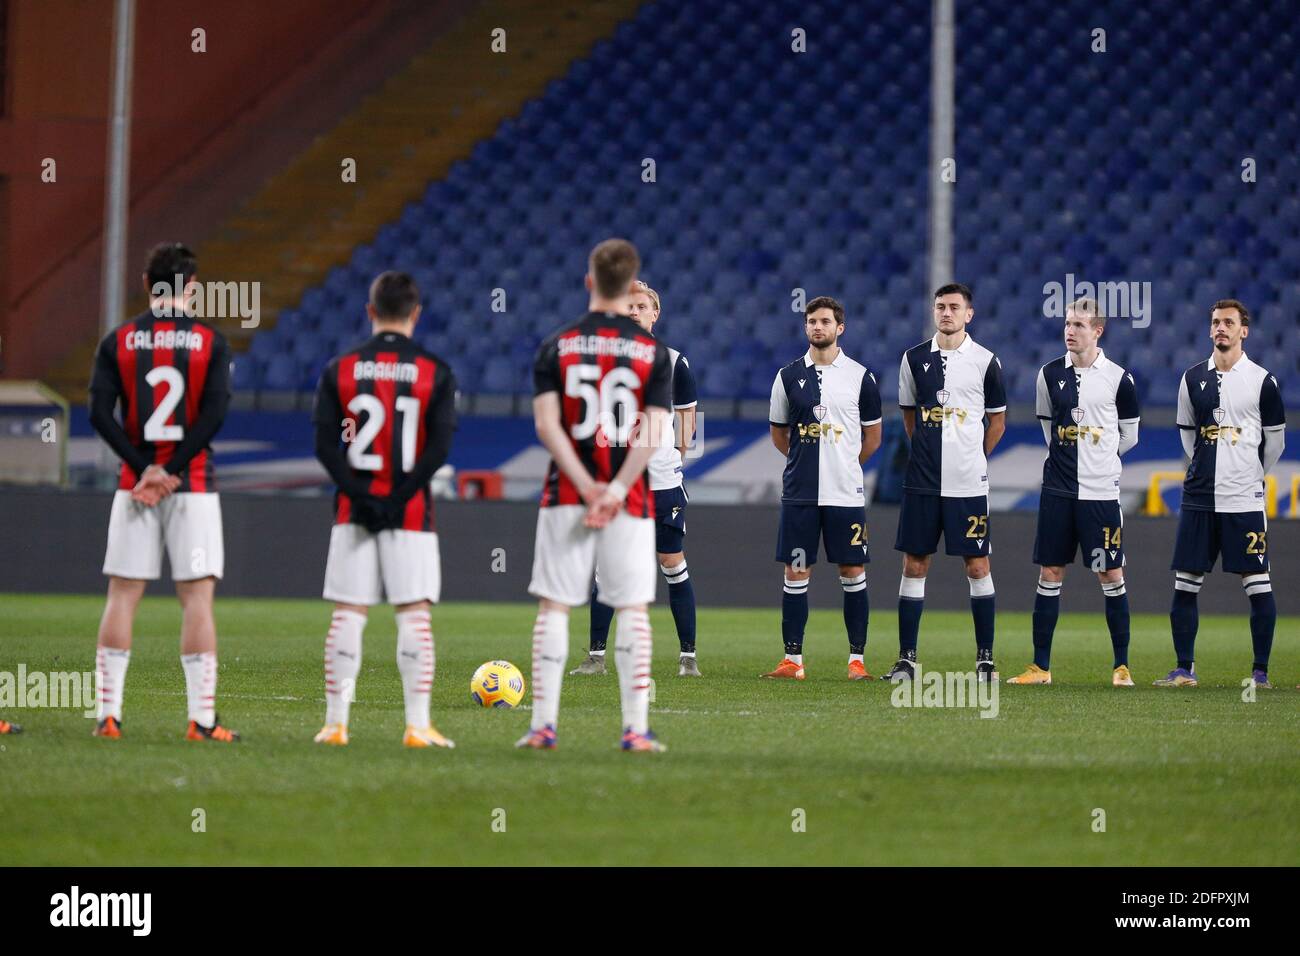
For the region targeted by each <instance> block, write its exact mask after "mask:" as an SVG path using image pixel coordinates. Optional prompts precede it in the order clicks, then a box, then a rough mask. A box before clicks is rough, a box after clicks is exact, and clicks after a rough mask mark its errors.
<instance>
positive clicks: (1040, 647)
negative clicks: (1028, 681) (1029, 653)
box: [1033, 577, 1061, 671]
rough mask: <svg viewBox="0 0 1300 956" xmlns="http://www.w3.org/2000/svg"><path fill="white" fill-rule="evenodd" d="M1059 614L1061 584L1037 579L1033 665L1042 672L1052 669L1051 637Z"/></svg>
mask: <svg viewBox="0 0 1300 956" xmlns="http://www.w3.org/2000/svg"><path fill="white" fill-rule="evenodd" d="M1060 614H1061V582H1060V581H1048V580H1046V579H1044V578H1042V577H1040V578H1039V579H1038V592H1037V593H1036V594H1035V595H1034V619H1033V620H1034V625H1033V627H1034V663H1035V664H1037V665H1038V666H1039V667H1041V668H1042V669H1043V670H1045V671H1047V670H1051V669H1052V635H1054V634H1055V633H1056V619H1057V618H1058V617H1059V616H1060Z"/></svg>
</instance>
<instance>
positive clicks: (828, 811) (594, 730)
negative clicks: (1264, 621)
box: [0, 595, 1300, 865]
mask: <svg viewBox="0 0 1300 956" xmlns="http://www.w3.org/2000/svg"><path fill="white" fill-rule="evenodd" d="M873 596H874V595H873ZM879 604H880V606H879V607H878V608H876V609H875V610H874V611H873V613H872V616H871V637H870V642H869V644H868V647H867V666H868V668H869V669H870V670H871V671H872V672H873V673H875V674H877V675H878V674H880V673H881V672H883V671H884V670H885V669H886V668H887V667H888V665H889V664H890V663H891V662H892V659H893V651H895V650H896V648H897V644H896V634H897V632H896V627H895V620H894V614H893V606H892V605H893V601H892V600H890V601H885V600H883V599H882V600H880V601H879ZM101 606H102V602H101V598H99V597H97V596H85V597H68V596H37V595H25V596H14V595H5V596H3V597H0V670H6V671H15V670H16V669H17V667H18V664H19V663H20V662H21V663H23V664H25V666H26V669H27V672H28V673H29V674H30V673H32V672H36V671H45V672H55V671H87V670H91V671H93V668H94V634H95V629H96V624H97V622H98V618H99V613H100V610H101ZM532 617H533V609H532V607H531V605H527V604H522V603H521V604H491V605H488V604H445V605H442V606H440V607H438V608H436V609H435V610H434V618H433V620H434V632H435V636H436V641H437V679H436V683H435V685H434V690H433V715H434V722H435V724H436V725H437V726H438V727H439V728H440V729H441V730H442V731H443V732H444V733H446V734H447V735H448V736H450V737H452V738H454V739H455V740H456V742H457V748H456V749H455V750H454V751H444V750H439V751H417V750H406V749H404V748H402V747H401V745H400V738H401V732H402V724H403V718H402V693H401V684H400V681H399V678H398V674H397V668H396V665H395V662H394V657H395V629H394V625H393V620H392V614H391V611H389V610H388V609H380V610H379V611H378V612H377V613H375V614H373V615H372V620H371V624H370V626H369V627H368V628H367V631H366V637H365V643H364V657H363V662H362V670H361V675H360V678H359V680H358V687H357V701H356V703H355V704H354V705H353V711H352V723H351V731H352V743H351V745H350V746H348V747H346V748H327V747H323V746H319V745H315V744H313V743H312V739H311V738H312V736H313V735H314V734H315V732H316V731H317V730H318V729H319V728H320V725H321V723H322V722H323V717H324V698H323V689H322V676H321V666H322V664H321V662H322V646H323V638H324V633H325V629H326V627H327V625H328V622H329V611H328V605H326V604H325V603H324V602H320V601H273V600H225V599H220V598H219V599H218V602H217V626H218V631H219V634H220V645H221V674H220V684H219V687H218V704H219V709H220V712H221V715H222V718H223V722H224V723H226V724H227V725H228V726H230V727H233V728H234V729H236V730H238V731H240V732H241V733H242V734H243V736H244V741H243V743H241V744H239V745H236V746H224V745H213V744H196V743H187V742H186V741H184V740H183V739H182V736H183V731H184V725H185V694H184V681H183V677H182V674H181V669H180V664H179V661H178V658H177V637H176V635H177V633H178V629H179V623H180V612H179V609H178V608H177V606H176V603H175V601H174V600H169V599H162V598H149V599H146V600H145V602H144V603H143V604H142V606H141V609H140V615H139V618H138V621H137V626H136V646H135V649H134V651H133V654H132V659H131V666H130V671H129V673H128V675H127V681H126V702H125V709H124V712H123V717H124V720H123V729H124V733H125V736H124V738H123V739H122V740H120V741H106V740H98V739H93V738H92V737H91V736H90V731H91V728H92V726H93V722H92V721H91V720H88V719H86V718H85V717H84V716H82V712H81V709H80V708H76V709H72V708H64V709H53V708H47V709H26V710H8V711H4V710H0V716H4V717H7V718H9V719H13V720H16V721H18V722H20V723H22V724H24V725H25V729H26V732H25V733H24V734H22V735H21V736H17V737H6V738H0V820H2V821H3V825H0V864H4V865H29V864H34V865H134V864H173V865H176V864H179V865H221V864H326V865H330V864H345V865H371V864H407V865H422V864H470V865H474V864H483V865H511V864H560V865H564V864H631V865H637V864H715V865H716V864H719V863H722V864H740V865H754V864H763V865H782V864H793V865H805V864H854V865H858V864H861V865H912V864H931V865H932V864H941V865H942V864H962V865H978V864H1054V865H1080V864H1083V865H1089V864H1109V865H1128V864H1138V865H1153V864H1185V865H1252V864H1254V865H1258V864H1265V865H1270V864H1271V865H1278V864H1294V862H1295V847H1296V846H1297V843H1298V842H1300V787H1297V785H1296V781H1297V780H1300V692H1297V691H1295V690H1294V687H1295V685H1296V683H1297V681H1298V680H1300V659H1297V657H1296V650H1295V643H1294V636H1295V635H1296V633H1297V631H1298V630H1300V620H1298V619H1296V618H1294V617H1293V618H1282V619H1280V620H1279V621H1278V631H1277V634H1278V639H1277V642H1276V645H1275V661H1274V675H1273V676H1274V682H1275V683H1276V684H1277V685H1278V687H1279V689H1278V690H1276V691H1271V692H1270V691H1259V692H1258V693H1257V699H1256V700H1255V701H1253V702H1249V701H1245V700H1243V689H1242V686H1241V681H1242V679H1243V678H1245V677H1247V676H1249V665H1250V658H1251V655H1250V636H1249V626H1248V623H1247V621H1246V619H1245V618H1244V617H1240V618H1227V617H1210V616H1208V615H1206V616H1203V617H1202V618H1201V636H1200V640H1199V644H1198V654H1197V670H1198V672H1199V675H1200V677H1201V681H1202V684H1201V686H1200V687H1199V688H1197V689H1194V690H1165V689H1158V688H1153V687H1151V686H1150V684H1151V681H1152V680H1153V679H1154V678H1155V677H1156V676H1159V675H1160V674H1163V673H1164V672H1165V671H1167V670H1168V669H1169V668H1170V667H1171V666H1172V662H1171V660H1170V657H1171V644H1170V639H1169V625H1168V621H1167V619H1166V618H1164V617H1163V616H1158V615H1135V616H1134V619H1133V633H1134V637H1133V645H1132V649H1131V654H1130V659H1131V664H1132V667H1133V673H1134V678H1135V680H1137V682H1138V686H1137V687H1135V688H1127V689H1122V688H1112V687H1111V686H1110V683H1109V682H1110V642H1109V639H1108V637H1107V635H1106V628H1105V622H1104V620H1103V618H1102V616H1101V615H1100V614H1097V615H1092V616H1082V615H1062V617H1061V622H1060V626H1059V627H1058V630H1057V638H1056V645H1055V651H1054V657H1053V666H1052V672H1053V677H1054V679H1055V680H1056V681H1057V683H1056V684H1054V685H1053V686H1051V687H1011V686H1006V685H1002V686H1001V687H1000V688H999V693H998V697H997V705H998V706H997V716H996V717H993V718H985V717H981V710H980V709H979V708H976V707H965V708H953V707H949V708H940V707H908V708H904V707H898V706H893V704H892V702H891V698H892V697H893V695H894V693H895V690H894V688H893V687H891V686H889V685H885V684H883V683H881V682H879V681H872V682H860V683H853V682H849V681H847V680H846V679H845V677H844V666H845V655H846V651H847V648H846V644H845V641H844V636H843V625H842V620H841V618H840V615H839V614H838V612H833V611H814V612H813V614H812V617H811V619H810V622H809V628H808V634H809V638H808V642H807V645H806V647H805V661H806V663H807V666H808V669H809V676H808V679H807V680H806V681H804V682H802V683H796V682H774V681H764V680H759V679H758V677H757V675H758V674H759V673H760V672H761V671H764V670H767V669H769V668H770V667H771V666H773V665H774V664H775V663H776V662H777V660H778V659H779V657H780V652H781V644H780V638H779V630H780V620H779V617H780V612H779V609H777V608H773V609H771V610H715V609H707V608H702V609H701V610H700V612H699V634H700V639H699V649H700V666H701V669H702V670H703V672H704V674H705V677H704V679H702V680H683V679H679V678H677V677H676V676H675V673H676V666H675V665H676V658H677V655H676V650H677V646H676V640H675V637H674V634H673V629H672V621H671V618H670V616H669V614H668V611H667V609H666V608H660V609H656V610H654V611H653V612H652V621H653V625H654V628H655V663H654V677H655V681H656V684H655V701H654V703H653V704H652V707H651V724H652V726H653V727H654V729H655V731H656V732H657V733H658V734H659V736H660V737H661V738H662V739H663V740H664V741H665V742H666V743H667V744H668V746H669V748H670V749H669V752H668V753H666V754H662V755H652V754H627V753H623V752H621V751H620V750H619V749H618V746H617V744H618V736H619V731H620V727H619V710H618V679H617V677H616V676H615V674H614V673H613V672H612V669H611V673H609V674H608V675H606V676H604V677H567V676H566V678H565V683H564V699H563V705H562V709H561V713H560V723H559V732H560V749H558V750H556V751H554V752H535V751H518V750H515V749H514V748H513V747H512V744H513V742H514V741H515V740H516V739H517V738H518V737H519V736H520V735H521V734H522V733H523V732H524V731H525V730H526V728H527V723H528V714H527V712H526V711H524V710H516V711H485V710H482V709H481V708H479V707H478V706H477V705H475V704H473V703H472V702H471V700H470V698H469V694H468V684H469V677H470V674H471V673H472V672H473V670H474V668H475V667H476V666H477V665H478V664H480V663H482V662H483V661H485V660H489V659H492V658H506V659H509V660H512V661H514V662H515V663H517V664H519V665H520V667H521V668H522V669H523V670H524V673H525V675H527V673H528V667H529V661H530V658H531V651H530V640H531V627H532ZM586 626H587V613H586V611H585V610H579V611H577V612H575V614H574V616H573V633H574V637H573V642H572V645H571V649H570V657H569V664H568V668H572V667H573V666H576V664H577V662H578V661H579V660H580V659H581V652H582V651H583V650H584V649H585V644H586ZM920 648H921V655H920V657H921V662H922V665H923V666H924V667H926V668H929V669H931V670H934V671H947V670H952V671H969V670H970V669H971V668H972V667H973V660H974V642H973V639H972V637H971V625H970V617H969V615H968V614H965V613H941V612H935V611H931V612H927V613H926V615H925V618H924V620H923V622H922V632H921V644H920ZM611 656H612V652H611ZM1029 659H1030V639H1029V615H1027V614H1001V615H999V617H998V646H997V649H996V660H997V662H998V666H999V670H1000V672H1001V674H1002V677H1003V678H1004V679H1005V678H1006V677H1008V676H1011V675H1012V674H1014V673H1018V672H1019V671H1020V670H1021V669H1022V668H1023V666H1024V665H1025V664H1026V663H1027V662H1028V660H1029ZM528 703H529V698H525V701H524V707H527V705H528ZM200 824H202V826H200ZM1102 824H1104V830H1103V829H1101V825H1102ZM196 831H197V832H196Z"/></svg>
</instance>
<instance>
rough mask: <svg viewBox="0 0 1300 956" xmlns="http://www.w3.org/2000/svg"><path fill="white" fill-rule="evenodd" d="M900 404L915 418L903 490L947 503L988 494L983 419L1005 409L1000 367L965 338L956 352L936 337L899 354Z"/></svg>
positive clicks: (978, 345)
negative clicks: (989, 414)
mask: <svg viewBox="0 0 1300 956" xmlns="http://www.w3.org/2000/svg"><path fill="white" fill-rule="evenodd" d="M898 404H899V407H901V408H902V409H903V414H904V415H909V414H910V415H914V416H915V417H914V419H913V428H912V447H911V454H910V455H909V456H908V460H907V474H906V475H905V476H904V478H903V490H904V491H914V492H917V493H919V494H923V495H942V496H944V497H946V498H977V497H979V496H980V495H987V494H988V492H989V468H988V461H987V459H985V457H984V415H985V413H987V412H1004V411H1006V410H1007V394H1006V389H1005V388H1004V387H1003V385H1002V364H1001V363H1000V362H999V361H998V358H997V356H996V355H994V354H993V353H992V352H990V351H989V350H988V349H986V348H985V347H984V346H982V345H980V344H979V343H978V342H976V341H975V340H974V339H972V338H971V337H970V336H969V335H967V336H966V337H965V338H963V339H962V342H961V345H959V346H957V348H955V349H951V350H944V349H940V348H939V337H938V335H936V336H934V337H933V338H931V339H930V340H929V341H928V342H922V343H921V344H920V345H915V346H913V347H912V348H910V349H908V350H907V351H906V352H904V353H903V362H902V366H901V367H900V368H899V370H898Z"/></svg>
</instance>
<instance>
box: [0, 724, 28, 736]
mask: <svg viewBox="0 0 1300 956" xmlns="http://www.w3.org/2000/svg"><path fill="white" fill-rule="evenodd" d="M22 732H23V729H22V728H21V727H19V726H18V725H17V724H11V723H10V722H9V721H7V720H0V736H3V735H4V734H21V733H22Z"/></svg>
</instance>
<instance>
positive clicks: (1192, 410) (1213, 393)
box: [1155, 299, 1286, 689]
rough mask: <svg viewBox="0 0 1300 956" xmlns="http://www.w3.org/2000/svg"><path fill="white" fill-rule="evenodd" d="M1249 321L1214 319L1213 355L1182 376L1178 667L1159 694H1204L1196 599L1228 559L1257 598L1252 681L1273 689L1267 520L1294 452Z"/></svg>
mask: <svg viewBox="0 0 1300 956" xmlns="http://www.w3.org/2000/svg"><path fill="white" fill-rule="evenodd" d="M1249 335H1250V312H1249V311H1247V309H1246V307H1245V306H1244V305H1243V304H1242V303H1240V302H1238V301H1237V300H1236V299H1220V300H1219V301H1218V302H1216V303H1214V306H1213V308H1212V309H1211V310H1210V338H1211V340H1212V341H1213V342H1214V353H1213V354H1212V355H1211V356H1210V358H1209V360H1208V361H1205V362H1198V363H1197V364H1196V365H1193V366H1192V367H1191V368H1189V369H1188V370H1187V371H1186V372H1184V373H1183V378H1182V381H1181V382H1180V383H1179V385H1178V419H1177V421H1178V428H1179V435H1180V437H1181V438H1182V441H1183V451H1184V453H1185V454H1186V455H1187V457H1188V458H1189V459H1190V460H1191V464H1190V465H1188V467H1187V477H1186V478H1185V479H1184V481H1183V503H1182V508H1181V510H1180V512H1179V515H1178V536H1177V538H1176V539H1175V541H1174V558H1173V561H1172V562H1171V564H1170V567H1171V568H1172V570H1173V572H1174V600H1173V606H1172V607H1171V608H1170V611H1169V625H1170V629H1171V630H1172V632H1173V639H1174V653H1175V655H1176V657H1177V666H1176V667H1174V669H1173V670H1171V671H1170V672H1169V673H1168V674H1167V675H1166V676H1164V677H1162V678H1160V679H1159V680H1157V681H1156V682H1155V684H1156V686H1157V687H1195V686H1196V685H1197V683H1198V678H1197V676H1196V666H1195V657H1196V632H1197V629H1198V627H1199V615H1198V612H1197V608H1196V596H1197V594H1198V593H1199V592H1200V590H1201V585H1202V584H1203V583H1204V581H1205V575H1206V572H1208V571H1211V570H1213V569H1214V561H1215V559H1216V558H1217V557H1218V556H1219V555H1220V554H1222V555H1223V570H1224V571H1225V572H1228V573H1229V574H1240V575H1241V586H1242V588H1243V589H1244V590H1245V592H1246V597H1248V598H1249V599H1250V637H1251V641H1252V643H1253V645H1254V653H1255V659H1254V663H1253V664H1252V666H1251V675H1250V679H1251V681H1253V682H1254V684H1255V686H1257V687H1265V688H1270V689H1271V688H1272V686H1273V685H1272V684H1271V683H1269V679H1268V658H1269V654H1270V652H1271V651H1272V648H1273V630H1274V628H1275V627H1276V626H1277V603H1276V602H1275V601H1274V599H1273V584H1272V582H1271V580H1270V579H1269V574H1268V543H1267V536H1268V516H1267V515H1266V514H1265V512H1264V477H1265V476H1266V475H1267V474H1268V473H1269V471H1270V470H1271V469H1272V468H1273V466H1274V465H1276V464H1277V462H1278V459H1279V458H1281V457H1282V450H1283V449H1284V448H1285V447H1286V409H1285V408H1284V407H1283V405H1282V390H1281V387H1280V386H1279V385H1278V382H1277V376H1275V375H1273V374H1272V373H1270V372H1269V371H1268V369H1266V368H1264V367H1263V366H1262V365H1256V364H1255V363H1254V362H1252V361H1251V360H1250V357H1249V356H1248V355H1246V353H1245V351H1244V349H1243V347H1242V343H1243V342H1245V340H1246V338H1247V337H1248V336H1249Z"/></svg>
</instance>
